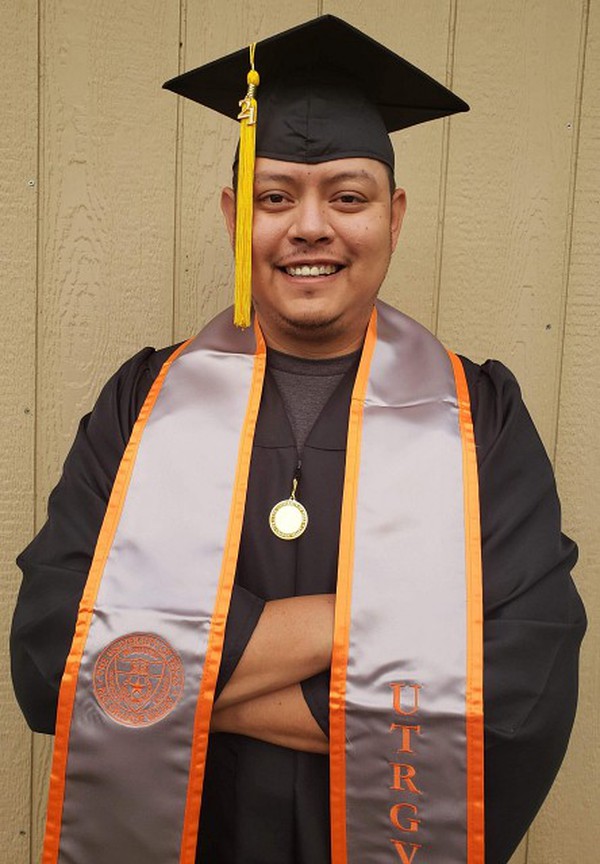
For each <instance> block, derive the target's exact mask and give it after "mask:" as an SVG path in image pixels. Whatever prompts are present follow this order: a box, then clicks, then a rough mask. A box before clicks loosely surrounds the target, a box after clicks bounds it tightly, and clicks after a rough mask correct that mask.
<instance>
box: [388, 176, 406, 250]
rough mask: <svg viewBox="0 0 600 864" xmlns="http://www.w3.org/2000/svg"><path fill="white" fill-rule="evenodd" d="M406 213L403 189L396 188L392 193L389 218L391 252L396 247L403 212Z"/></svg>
mask: <svg viewBox="0 0 600 864" xmlns="http://www.w3.org/2000/svg"><path fill="white" fill-rule="evenodd" d="M405 213H406V192H405V191H404V189H396V190H395V191H394V194H393V195H392V212H391V219H390V233H391V238H392V252H393V251H394V249H395V248H396V243H397V242H398V237H399V236H400V230H401V228H402V222H403V221H404V214H405Z"/></svg>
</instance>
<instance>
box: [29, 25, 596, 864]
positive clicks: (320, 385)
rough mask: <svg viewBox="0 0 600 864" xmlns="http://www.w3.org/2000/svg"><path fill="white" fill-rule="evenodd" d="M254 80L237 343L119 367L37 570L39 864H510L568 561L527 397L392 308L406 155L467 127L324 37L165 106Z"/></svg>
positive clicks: (420, 78) (405, 73) (210, 69)
mask: <svg viewBox="0 0 600 864" xmlns="http://www.w3.org/2000/svg"><path fill="white" fill-rule="evenodd" d="M254 63H256V69H254V68H253V67H254ZM249 65H250V66H252V68H251V69H250V71H249V72H248V67H249ZM257 70H259V71H260V76H261V79H262V80H261V82H260V84H259V79H258V74H257ZM246 75H248V85H249V88H248V94H247V97H246V99H245V100H243V102H242V111H241V120H242V128H241V144H240V151H239V154H238V155H237V156H236V160H235V165H234V174H235V175H238V174H239V182H237V183H236V190H235V191H234V189H232V188H226V189H225V190H224V191H223V194H222V209H223V214H224V216H225V222H226V225H227V229H228V231H229V234H230V237H231V240H232V245H233V247H234V250H235V255H236V270H237V274H236V318H237V319H238V320H239V321H241V322H242V324H244V325H245V326H243V327H242V328H237V327H235V326H234V324H233V322H232V313H231V310H226V311H225V312H224V313H222V314H221V315H219V316H218V317H217V318H216V319H215V320H214V321H212V322H210V324H209V325H208V326H207V327H206V328H205V329H204V330H202V331H201V333H200V334H199V335H198V336H197V337H195V338H194V339H191V340H189V341H188V342H186V343H184V344H183V345H180V346H176V347H175V348H169V349H164V350H161V351H154V350H152V349H145V350H144V351H142V352H140V353H139V354H138V355H136V356H135V357H134V358H132V359H131V360H130V361H128V363H126V364H125V366H124V367H123V368H122V369H121V370H119V372H118V373H117V374H116V375H115V377H114V378H113V379H111V381H109V382H108V384H107V385H106V387H105V388H104V390H103V392H102V394H101V395H100V398H99V400H98V402H97V404H96V406H95V408H94V410H93V412H92V413H91V414H90V415H89V416H88V417H86V418H84V420H83V421H82V424H81V427H80V429H79V432H78V434H77V438H76V441H75V444H74V446H73V448H72V450H71V453H70V454H69V457H68V459H67V462H66V464H65V468H64V473H63V477H62V478H61V481H60V483H59V485H58V486H57V488H56V489H55V491H54V492H53V494H52V496H51V499H50V502H49V514H48V522H47V523H46V525H45V527H44V528H43V529H42V531H41V532H40V534H39V535H38V536H37V537H36V538H35V539H34V540H33V542H32V543H31V544H30V546H29V547H28V548H27V549H26V550H25V552H24V553H23V554H22V555H21V556H20V559H19V563H20V565H21V567H22V569H23V572H24V579H23V586H22V589H21V594H20V597H19V603H18V606H17V610H16V613H15V619H14V625H13V631H12V651H13V677H14V682H15V689H16V692H17V696H18V698H19V701H20V704H21V706H22V708H23V711H24V714H25V716H26V718H27V720H28V722H29V723H30V725H31V726H32V728H34V729H37V730H39V731H43V732H48V733H55V735H56V741H55V748H54V759H53V769H52V781H51V788H50V795H49V805H48V817H47V828H46V838H45V853H44V854H45V857H44V862H45V864H54V862H61V864H62V862H65V864H66V862H77V864H82V862H86V864H109V862H110V864H131V862H142V861H143V862H144V864H167V862H180V864H193V862H194V861H198V862H201V864H329V862H332V864H367V862H368V864H383V862H391V861H400V862H402V864H420V862H423V864H425V862H428V864H434V862H437V864H484V862H487V864H503V862H506V861H507V860H508V858H509V857H510V855H511V854H512V851H513V850H514V848H515V847H516V845H517V843H518V842H519V839H520V838H521V837H522V835H523V834H524V832H525V831H526V830H527V827H528V825H529V824H530V822H531V820H532V819H533V817H534V815H535V813H536V812H537V810H538V808H539V806H540V805H541V803H542V801H543V799H544V796H545V795H546V793H547V791H548V789H549V787H550V785H551V783H552V781H553V779H554V776H555V775H556V772H557V770H558V768H559V766H560V762H561V760H562V757H563V755H564V752H565V748H566V745H567V741H568V737H569V732H570V728H571V724H572V721H573V716H574V710H575V704H576V696H577V657H578V649H579V643H580V641H581V637H582V634H583V631H584V627H585V616H584V613H583V610H582V607H581V603H580V601H579V598H578V595H577V593H576V591H575V589H574V587H573V583H572V581H571V578H570V575H569V571H570V568H571V567H572V565H573V564H574V563H575V559H576V549H575V546H574V544H573V543H572V542H571V541H569V540H568V539H567V538H565V537H564V536H563V535H561V532H560V511H559V504H558V499H557V497H556V490H555V486H554V480H553V477H552V471H551V468H550V465H549V462H548V459H547V457H546V455H545V453H544V451H543V448H542V445H541V443H540V441H539V438H538V436H537V434H536V432H535V429H534V428H533V425H532V423H531V420H530V418H529V415H528V414H527V411H526V409H525V407H524V405H523V403H522V400H521V397H520V392H519V388H518V385H517V384H516V382H515V380H514V378H513V377H512V375H511V374H510V372H508V370H506V369H505V367H503V366H502V365H501V364H499V363H497V362H494V361H488V362H487V363H485V364H483V365H482V366H478V365H476V364H474V363H472V362H470V361H468V360H466V359H465V358H459V357H457V356H455V355H454V354H452V353H451V352H447V351H446V350H445V349H444V348H443V347H442V346H441V345H440V344H439V343H438V342H437V340H436V339H435V338H434V337H433V336H432V335H431V334H429V333H428V332H427V331H425V330H424V329H423V328H422V327H421V326H420V325H418V324H417V323H416V322H414V321H411V320H410V319H408V318H407V317H406V316H404V315H402V314H401V313H400V312H398V311H397V310H394V309H392V308H391V307H389V306H386V305H385V304H383V303H381V302H380V301H378V300H377V295H378V292H379V289H380V286H381V284H382V282H383V279H384V277H385V274H386V272H387V269H388V265H389V261H390V256H391V254H392V252H393V251H394V249H395V247H396V243H397V241H398V237H399V234H400V231H401V227H402V220H403V216H404V211H405V206H406V199H405V194H404V192H403V190H401V189H397V188H395V182H394V179H393V177H394V154H393V149H392V146H391V142H390V139H389V134H388V133H389V132H391V131H394V130H397V129H400V128H403V127H406V126H410V125H411V124H413V123H418V122H423V121H426V120H431V119H435V118H437V117H442V116H445V115H448V114H452V113H455V112H457V111H464V110H466V108H467V106H466V105H465V103H464V102H462V100H460V99H458V97H456V96H454V95H453V94H452V93H450V92H449V91H447V90H446V89H445V88H444V87H442V86H441V85H439V84H437V83H436V82H435V81H433V80H432V79H430V78H429V77H428V76H426V75H425V74H424V73H422V72H420V71H419V70H417V69H415V68H414V67H412V66H410V64H408V63H406V61H404V60H402V59H401V58H399V57H397V56H396V55H395V54H393V53H392V52H390V51H388V50H387V49H386V48H384V47H383V46H381V45H378V44H377V43H375V42H373V41H372V40H370V39H368V37H366V36H364V35H363V34H361V33H359V32H358V31H356V30H354V29H353V28H352V27H349V25H347V24H345V23H344V22H342V21H340V20H339V19H336V18H333V17H331V16H324V17H322V18H320V19H316V20H315V21H312V22H309V23H308V24H306V25H302V26H301V27H298V28H295V29H293V30H291V31H286V32H285V33H283V34H279V35H278V36H276V37H273V38H271V39H268V40H265V41H264V42H261V43H259V44H258V45H257V46H256V50H255V51H254V49H252V50H251V51H250V52H248V51H247V50H243V51H240V52H237V53H236V54H233V55H230V56H229V57H226V58H224V59H222V60H218V61H215V62H214V63H211V64H208V66H205V67H201V68H200V69H196V70H192V71H191V72H188V73H186V74H185V75H183V76H180V77H178V78H176V79H174V80H173V81H171V82H168V84H167V85H166V86H167V87H168V88H169V89H171V90H174V91H175V92H177V93H181V94H182V95H184V96H186V97H188V98H191V99H194V100H195V101H198V102H201V103H203V104H205V105H208V106H209V107H211V108H214V109H215V110H218V111H222V112H223V113H225V114H227V115H228V116H232V117H234V118H235V117H237V116H238V111H239V108H238V104H237V102H238V100H239V96H240V93H239V88H240V86H243V85H242V84H241V82H243V81H244V80H245V78H246ZM257 87H258V94H257ZM249 281H250V282H251V284H250V285H249V284H248V282H249ZM248 288H251V298H252V305H253V316H252V319H251V317H250V302H249V301H250V295H249V293H248V290H247V289H248ZM59 691H60V693H59Z"/></svg>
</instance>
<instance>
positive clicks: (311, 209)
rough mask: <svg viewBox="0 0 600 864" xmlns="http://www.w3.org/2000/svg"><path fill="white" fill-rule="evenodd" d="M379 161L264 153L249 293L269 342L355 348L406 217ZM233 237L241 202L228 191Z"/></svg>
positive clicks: (297, 347) (297, 348) (308, 348)
mask: <svg viewBox="0 0 600 864" xmlns="http://www.w3.org/2000/svg"><path fill="white" fill-rule="evenodd" d="M404 207H405V196H404V192H403V191H402V190H396V192H395V193H394V194H393V195H391V193H390V186H389V180H388V174H387V170H386V168H385V166H384V165H383V164H382V163H380V162H377V161H376V160H374V159H339V160H335V161H332V162H324V163H321V164H320V165H304V164H300V163H291V162H281V161H276V160H273V159H266V158H262V157H260V158H258V159H257V160H256V169H255V186H254V223H253V245H252V296H253V301H254V308H255V310H256V313H257V315H258V317H259V321H260V324H261V327H262V329H263V332H264V334H265V337H266V339H267V343H268V344H270V345H271V346H272V347H274V348H279V349H280V350H283V351H287V352H288V353H296V354H300V355H304V356H333V355H334V354H340V353H345V352H346V351H352V350H354V348H355V347H358V346H359V345H360V343H361V341H362V338H363V336H364V332H365V328H366V326H367V323H368V320H369V317H370V314H371V310H372V308H373V303H374V302H375V298H376V296H377V292H378V291H379V287H380V286H381V283H382V282H383V279H384V277H385V274H386V272H387V269H388V265H389V261H390V256H391V254H392V252H393V250H394V248H395V246H396V241H397V239H398V235H399V232H400V227H401V225H402V217H403V215H404ZM223 210H224V213H225V216H226V221H227V224H228V228H229V231H230V234H231V235H232V237H233V232H234V223H235V207H234V202H233V197H232V192H231V190H224V193H223Z"/></svg>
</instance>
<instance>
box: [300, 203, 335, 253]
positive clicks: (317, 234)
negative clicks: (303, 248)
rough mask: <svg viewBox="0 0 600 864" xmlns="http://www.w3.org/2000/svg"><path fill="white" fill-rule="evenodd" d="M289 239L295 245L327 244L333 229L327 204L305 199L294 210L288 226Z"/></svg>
mask: <svg viewBox="0 0 600 864" xmlns="http://www.w3.org/2000/svg"><path fill="white" fill-rule="evenodd" d="M289 236H290V239H291V240H292V241H293V242H295V243H311V244H313V243H320V244H324V243H328V242H329V241H331V240H332V239H333V228H332V225H331V221H330V219H329V210H328V207H327V204H326V203H325V202H323V201H321V200H317V199H316V198H312V197H307V198H306V199H304V200H302V201H300V202H298V204H297V205H296V207H295V208H294V219H293V220H292V223H291V224H290V231H289Z"/></svg>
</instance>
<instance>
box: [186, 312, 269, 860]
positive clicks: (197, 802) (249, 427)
mask: <svg viewBox="0 0 600 864" xmlns="http://www.w3.org/2000/svg"><path fill="white" fill-rule="evenodd" d="M254 331H255V335H256V354H255V357H254V370H253V374H252V382H251V385H250V395H249V398H248V407H247V409H246V417H245V419H244V425H243V427H242V433H241V436H240V447H239V451H238V460H237V467H236V474H235V481H234V486H233V495H232V501H231V510H230V513H229V525H228V527H227V537H226V540H225V548H224V552H223V562H222V565H221V573H220V576H219V586H218V589H217V597H216V600H215V608H214V611H213V616H212V621H211V625H210V633H209V636H208V647H207V649H206V659H205V661H204V672H203V675H202V683H201V684H200V695H199V697H198V704H197V707H196V716H195V718H194V732H193V738H192V748H191V757H190V773H189V782H188V793H187V800H186V804H185V815H184V821H183V830H182V837H181V851H180V858H179V861H180V864H194V862H195V860H196V844H197V841H198V822H199V819H200V806H201V803H202V787H203V783H204V768H205V763H206V748H207V746H208V735H209V731H210V720H211V714H212V707H213V701H214V697H215V687H216V684H217V677H218V674H219V666H220V663H221V655H222V653H223V642H224V639H225V624H226V621H227V614H228V612H229V603H230V601H231V592H232V590H233V582H234V579H235V571H236V567H237V559H238V553H239V548H240V539H241V534H242V523H243V520H244V508H245V505H246V493H247V490H248V475H249V473H250V459H251V457H252V444H253V442H254V430H255V428H256V420H257V418H258V409H259V408H260V398H261V394H262V388H263V381H264V377H265V368H266V361H267V354H266V350H267V349H266V346H265V341H264V338H263V335H262V333H261V331H260V327H259V325H258V320H257V319H256V317H255V320H254Z"/></svg>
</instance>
